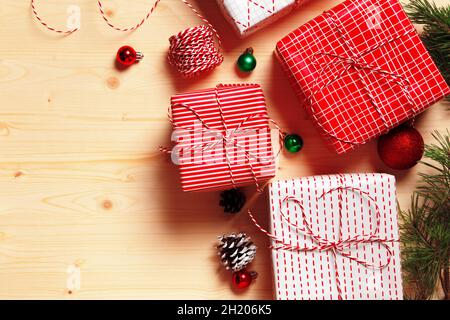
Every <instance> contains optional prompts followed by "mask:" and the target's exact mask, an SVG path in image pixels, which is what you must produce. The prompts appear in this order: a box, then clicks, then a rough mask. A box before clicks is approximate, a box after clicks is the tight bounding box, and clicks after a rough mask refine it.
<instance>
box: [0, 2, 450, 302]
mask: <svg viewBox="0 0 450 320" xmlns="http://www.w3.org/2000/svg"><path fill="white" fill-rule="evenodd" d="M339 2H340V1H339V0H333V1H330V0H315V1H312V2H311V3H310V4H309V5H307V6H305V7H304V8H303V9H300V10H298V11H297V12H295V13H293V14H291V15H290V16H288V17H286V18H284V19H282V20H281V21H278V22H276V23H275V24H273V26H271V27H269V28H266V29H265V31H262V32H259V33H256V34H254V35H253V36H251V37H249V38H246V39H245V40H240V39H238V38H237V37H236V36H235V34H234V32H233V31H232V30H231V28H230V26H229V25H228V24H227V23H226V21H225V20H224V18H223V16H222V14H221V13H220V11H219V9H218V7H217V6H216V4H215V1H213V0H198V1H196V2H195V1H193V4H194V5H195V6H197V7H198V8H200V9H201V11H202V12H203V13H205V15H206V16H207V17H208V19H210V20H211V21H212V22H213V23H214V25H215V26H217V28H218V30H219V32H220V34H221V35H222V36H223V38H224V51H225V56H226V58H225V62H224V64H223V65H222V66H221V67H220V68H219V69H217V70H216V71H215V72H213V73H211V74H210V75H208V76H207V77H203V78H201V79H197V80H184V79H180V77H179V76H178V75H177V74H176V73H174V71H173V70H172V68H171V67H170V66H169V65H168V64H167V63H166V52H167V48H168V38H169V37H170V36H171V35H172V34H175V33H177V32H179V31H181V30H183V29H185V28H187V27H189V26H194V25H198V24H200V23H201V22H200V21H199V19H198V18H197V17H196V16H195V15H194V14H193V13H192V12H191V11H190V10H189V8H187V7H186V6H185V5H184V4H183V3H182V2H181V1H179V0H162V1H161V4H160V6H159V7H158V9H157V10H156V12H155V14H154V15H153V17H152V18H151V19H150V20H149V21H148V22H147V23H146V24H145V25H144V26H143V27H142V28H141V29H139V30H137V31H136V32H133V33H126V34H124V33H120V32H117V31H114V30H112V29H111V28H109V27H108V26H107V25H106V24H105V23H104V21H103V20H102V19H101V17H100V15H99V13H98V8H97V5H96V1H92V0H71V1H66V0H64V1H63V0H52V1H39V2H38V5H39V7H40V11H41V13H42V14H43V15H45V17H46V19H47V20H48V21H49V22H51V23H52V24H53V25H57V26H65V22H66V18H67V15H66V8H67V6H68V5H70V4H76V5H79V6H80V7H81V13H82V17H81V18H82V20H81V24H82V25H81V30H80V31H78V32H77V33H75V34H73V35H71V36H67V37H64V36H59V35H56V34H53V33H50V32H47V31H46V30H45V29H43V28H42V26H40V25H39V24H38V23H37V22H36V20H35V19H34V17H33V16H32V14H31V11H30V1H28V0H15V1H12V0H0V39H1V43H0V104H1V110H0V146H1V156H0V190H1V192H0V298H3V299H15V298H27V299H28V298H29V299H35V298H56V299H65V298H67V299H80V298H82V299H85V298H88V299H90V298H100V299H105V298H153V299H156V298H160V299H170V298H180V299H183V298H188V299H194V298H199V299H226V298H230V299H234V298H237V299H241V298H246V299H271V298H273V290H272V286H273V283H272V274H271V261H270V256H269V250H268V249H267V248H266V247H267V244H268V241H267V239H265V237H264V236H263V235H261V234H260V233H259V232H258V231H257V230H256V228H254V227H253V226H252V224H251V222H250V221H249V219H248V217H247V215H246V214H241V215H238V216H234V217H230V216H227V215H224V214H223V213H222V212H221V210H220V208H219V206H218V198H219V193H218V192H213V193H195V194H187V193H183V192H182V191H181V189H180V183H179V179H178V171H177V168H176V166H174V165H172V164H171V163H170V161H169V159H167V157H165V156H162V155H161V154H159V152H158V147H159V146H160V145H170V143H169V142H170V141H169V137H170V133H171V126H170V124H169V122H168V120H167V118H166V110H167V107H168V103H169V98H170V96H171V95H172V94H174V93H176V92H184V91H189V90H193V89H200V88H205V87H211V86H215V85H216V84H217V83H236V82H256V83H259V84H261V85H262V86H263V89H264V91H265V94H266V97H267V100H268V106H269V113H270V115H271V116H272V117H273V118H274V119H275V120H276V121H277V122H279V123H280V124H281V126H282V127H283V128H285V129H286V131H288V132H298V133H299V134H301V135H302V136H303V138H304V140H305V144H306V145H305V148H304V150H303V151H302V152H301V153H300V154H298V155H294V156H290V155H287V154H283V155H282V157H281V159H280V166H279V170H278V177H280V178H282V177H283V178H284V177H298V176H306V175H313V174H331V173H337V172H343V173H345V172H389V173H392V174H395V176H396V177H397V179H398V198H399V201H400V204H401V205H402V207H404V208H406V207H408V204H409V197H410V194H411V191H412V190H413V188H414V186H415V184H416V181H417V175H416V173H417V171H418V170H424V167H423V166H417V167H416V168H414V169H412V170H410V171H406V172H395V171H391V170H389V169H387V168H386V167H385V166H384V165H383V164H382V163H381V162H380V160H379V159H378V157H377V153H376V143H373V142H372V143H369V144H367V145H365V146H363V147H361V148H359V149H358V150H356V151H353V152H351V153H348V154H347V155H344V156H337V155H335V154H333V153H332V152H331V151H329V150H328V149H327V148H326V147H325V145H324V143H323V142H322V139H321V138H320V137H319V136H318V133H317V131H316V130H315V128H314V127H313V125H312V123H311V121H309V120H308V119H307V117H306V114H305V112H304V111H303V110H302V109H300V108H299V103H298V101H297V99H296V97H295V95H294V92H293V90H292V89H291V88H290V87H289V85H288V82H287V80H286V77H285V76H284V74H283V73H282V70H281V68H280V66H279V64H278V63H277V61H276V60H275V59H274V56H273V49H274V46H275V43H276V41H277V40H278V39H280V38H281V37H282V36H284V35H286V34H287V33H288V32H289V31H291V30H292V29H294V28H295V27H296V26H298V25H300V24H302V23H304V22H306V21H307V20H309V19H311V18H313V17H314V16H316V15H318V14H320V13H321V12H322V11H323V10H325V9H329V8H331V7H332V6H334V5H335V4H337V3H339ZM436 2H437V3H438V4H448V3H449V0H437V1H436ZM151 3H152V1H147V0H139V1H126V0H114V1H105V6H106V8H107V11H108V13H109V14H110V16H111V18H112V19H113V20H114V22H116V23H118V24H121V25H129V24H133V23H136V21H138V20H139V19H140V18H141V16H142V15H143V13H144V11H145V10H146V9H148V8H149V6H150V4H151ZM124 44H131V45H133V46H134V47H135V48H136V49H138V50H140V51H142V52H143V53H144V54H145V58H144V60H143V61H142V62H141V63H140V64H138V65H134V66H132V67H131V68H129V69H128V70H126V71H118V70H116V69H115V67H114V56H115V52H116V51H117V49H118V48H119V47H120V46H121V45H124ZM249 46H252V47H253V48H254V49H255V54H256V57H257V59H258V67H257V69H256V70H255V71H254V72H253V73H252V74H251V75H250V76H249V77H247V78H241V77H240V76H239V75H237V73H236V71H235V60H236V58H237V57H238V55H239V54H240V53H241V52H243V50H244V49H245V48H247V47H249ZM449 119H450V118H449V114H448V105H445V103H440V104H438V105H435V106H434V107H433V108H431V109H430V110H429V111H427V112H425V113H424V114H423V115H421V116H420V117H419V118H418V119H417V128H418V129H419V130H420V131H421V132H422V134H423V136H424V138H425V140H426V141H427V142H429V141H431V136H430V132H431V131H432V130H435V129H440V130H443V129H444V128H446V127H449V123H450V121H449ZM245 190H246V192H247V195H248V196H249V197H251V195H252V194H254V193H255V190H254V188H253V187H248V188H246V189H245ZM266 202H267V199H266V197H265V196H262V197H259V198H258V199H253V204H252V206H253V207H254V208H255V209H254V210H255V212H257V215H258V216H259V217H260V219H261V220H262V221H263V223H266V222H267V213H268V210H267V205H266ZM233 231H246V232H248V233H249V234H250V235H251V236H252V237H253V238H254V240H255V242H256V244H257V245H258V247H259V252H258V255H257V258H256V261H255V262H254V263H253V269H254V270H256V271H258V272H259V275H260V277H259V278H258V280H257V281H256V283H255V284H254V285H252V287H251V288H250V289H248V290H246V291H244V292H236V291H234V290H233V289H232V288H231V285H230V284H231V281H230V274H229V273H228V272H226V271H224V270H223V268H221V267H220V266H219V264H218V260H217V256H216V254H215V250H214V248H213V244H214V242H215V240H216V236H217V235H220V234H223V233H229V232H233ZM70 266H78V267H79V268H80V270H81V288H80V290H74V291H73V292H72V293H69V292H68V290H67V279H68V273H67V271H68V268H69V267H70Z"/></svg>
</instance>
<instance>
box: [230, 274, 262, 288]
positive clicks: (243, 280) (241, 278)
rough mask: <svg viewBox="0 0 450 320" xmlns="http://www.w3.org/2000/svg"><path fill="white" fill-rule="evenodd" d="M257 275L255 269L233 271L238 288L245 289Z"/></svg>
mask: <svg viewBox="0 0 450 320" xmlns="http://www.w3.org/2000/svg"><path fill="white" fill-rule="evenodd" d="M256 276H257V273H256V272H254V271H251V272H249V271H247V270H241V271H236V272H235V273H233V284H234V286H235V287H236V288H238V289H245V288H247V287H248V286H249V285H250V284H251V283H252V281H253V279H255V278H256Z"/></svg>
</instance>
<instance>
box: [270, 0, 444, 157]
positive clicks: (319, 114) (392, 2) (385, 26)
mask: <svg viewBox="0 0 450 320" xmlns="http://www.w3.org/2000/svg"><path fill="white" fill-rule="evenodd" d="M374 8H377V10H378V13H377V15H376V16H373V12H374V11H373V10H374ZM328 14H329V15H330V16H331V17H332V18H333V19H334V20H335V21H336V23H337V26H338V28H339V29H340V30H342V32H343V35H344V36H345V37H346V39H348V41H349V43H350V45H351V47H352V48H354V51H356V52H358V53H360V52H363V51H364V50H367V49H369V48H371V47H373V46H375V45H377V44H382V43H384V42H388V41H389V40H391V39H393V38H396V37H398V36H400V35H404V34H407V35H404V36H402V37H401V38H400V39H398V40H396V41H392V42H389V43H388V44H386V45H383V46H381V47H380V48H378V49H377V50H375V51H373V52H371V53H369V54H367V55H365V56H364V57H363V60H364V62H366V63H371V64H373V65H375V66H378V67H380V68H382V69H385V70H387V71H389V72H392V73H395V74H398V75H399V76H401V77H403V78H405V79H407V80H408V81H409V83H410V89H409V92H410V96H411V100H412V103H413V109H412V110H411V108H410V107H409V104H408V99H407V98H406V96H405V94H404V93H403V92H402V91H401V88H400V86H396V85H393V84H392V83H389V82H388V81H386V79H385V78H383V77H381V76H380V75H378V74H376V73H374V72H370V71H367V72H364V73H363V77H364V80H365V82H366V83H367V86H368V89H369V91H370V92H371V93H372V95H373V96H374V98H375V102H376V103H377V105H378V106H379V110H376V108H374V106H373V105H372V104H371V101H370V99H369V98H368V96H367V94H366V92H365V90H364V86H363V85H362V82H361V81H360V79H359V77H358V76H357V71H356V70H353V69H351V70H350V71H348V72H346V73H344V74H343V75H342V77H340V78H338V79H337V81H335V82H334V83H333V84H332V85H329V86H328V87H326V88H324V85H325V84H327V83H329V81H330V80H331V79H333V78H334V77H335V76H336V75H337V74H338V73H339V72H341V71H342V70H343V69H344V67H345V64H343V63H334V64H331V65H330V67H329V68H328V69H327V70H323V67H322V66H323V65H319V64H318V63H324V62H330V61H332V59H331V58H330V57H324V56H322V57H319V58H316V61H315V62H316V63H312V62H313V57H317V55H316V56H315V54H317V53H323V52H325V53H331V54H337V55H341V56H347V57H348V56H350V54H349V52H347V49H346V47H345V46H344V43H343V40H342V38H341V37H340V36H339V34H338V32H337V31H336V29H335V28H334V27H333V26H332V25H331V24H330V22H329V20H327V18H326V15H325V14H323V15H321V16H319V17H317V18H315V19H313V20H311V21H310V22H308V23H306V24H305V25H303V26H301V27H300V28H298V29H297V30H295V31H293V32H292V33H290V34H289V35H288V36H286V37H285V38H284V39H282V40H281V41H280V42H279V43H278V44H277V56H278V58H279V60H280V61H281V63H282V65H283V67H284V69H285V71H286V72H287V74H288V76H289V78H290V81H291V83H292V85H293V86H294V88H295V89H296V91H297V93H298V94H299V96H301V97H305V96H306V97H311V98H312V99H311V105H306V106H305V107H306V108H307V110H308V111H309V112H310V114H311V116H312V118H313V119H314V121H316V122H317V123H316V124H318V125H319V127H321V128H323V129H322V132H323V133H324V135H325V136H326V137H327V140H329V142H331V144H332V146H333V147H334V149H335V150H336V151H337V152H338V153H344V152H346V151H348V150H350V149H352V148H354V147H355V144H350V143H346V142H343V141H339V140H338V139H335V138H333V137H330V135H329V134H330V133H332V135H333V136H334V137H338V138H339V139H342V140H349V141H363V142H367V141H369V140H371V139H373V138H375V137H377V136H379V135H380V134H382V133H383V132H386V131H388V130H389V129H391V128H393V127H395V126H397V125H398V124H400V123H402V122H404V121H406V120H408V119H410V118H412V117H413V116H414V115H417V114H418V113H420V112H422V111H424V110H425V109H426V108H428V107H429V106H430V105H432V104H433V103H435V102H436V101H438V100H440V99H442V98H443V97H444V96H446V95H448V94H449V93H450V90H449V88H448V86H447V84H446V83H445V80H444V78H443V77H442V75H441V74H440V72H439V70H438V68H437V67H436V65H435V64H434V62H433V60H432V58H431V56H430V55H429V54H428V52H427V50H426V48H425V47H424V45H423V43H422V41H421V40H420V38H419V36H418V34H417V33H415V32H414V26H413V25H412V24H411V22H410V20H409V19H408V17H407V15H406V13H405V12H404V10H403V8H402V6H401V4H400V3H399V2H398V1H397V0H386V1H377V0H358V1H355V0H348V1H346V2H344V3H342V4H340V5H338V6H336V7H335V8H333V9H331V10H330V11H328ZM373 19H379V20H378V23H379V24H377V27H374V25H373V21H374V20H373ZM375 21H376V20H375ZM361 72H363V71H361ZM318 89H320V90H318ZM317 91H318V92H317ZM313 93H315V94H313ZM379 112H380V113H381V114H382V115H383V117H384V120H383V119H382V118H381V116H380V114H379ZM324 130H326V133H325V132H324Z"/></svg>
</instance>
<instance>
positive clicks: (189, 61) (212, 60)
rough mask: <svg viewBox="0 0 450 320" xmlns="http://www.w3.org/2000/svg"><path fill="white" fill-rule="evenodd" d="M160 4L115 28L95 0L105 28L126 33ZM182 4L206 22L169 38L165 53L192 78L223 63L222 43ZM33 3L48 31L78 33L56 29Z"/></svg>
mask: <svg viewBox="0 0 450 320" xmlns="http://www.w3.org/2000/svg"><path fill="white" fill-rule="evenodd" d="M160 1H161V0H156V1H155V2H154V4H153V6H152V7H151V9H150V10H149V11H148V12H147V14H146V15H145V16H144V18H142V20H141V21H140V22H139V23H138V24H136V25H135V26H131V27H126V28H123V27H118V26H116V25H114V24H113V23H112V22H111V20H110V19H109V18H108V17H107V15H106V13H105V11H104V9H103V4H102V2H101V1H100V0H98V1H97V3H98V7H99V10H100V14H101V16H102V18H103V20H105V22H106V23H107V24H108V26H110V27H111V28H113V29H114V30H117V31H122V32H127V31H133V30H136V29H138V28H139V27H141V26H142V25H143V24H144V23H145V22H146V21H147V20H148V18H149V17H150V16H151V14H152V13H153V11H155V9H156V7H157V6H158V4H159V3H160ZM181 1H182V2H183V3H185V4H186V5H187V6H188V7H189V8H190V9H191V10H192V11H193V12H194V13H195V14H196V15H197V16H198V17H199V18H200V19H201V20H202V21H203V22H204V23H206V26H204V25H201V26H197V27H192V28H189V29H187V30H184V31H182V32H180V33H178V34H176V35H174V36H172V37H170V49H169V54H168V59H169V62H170V64H171V65H173V66H174V67H175V68H177V70H178V72H180V73H181V74H182V75H183V76H185V77H192V76H195V75H197V74H199V73H202V72H205V71H210V70H212V69H214V68H216V67H217V66H219V65H220V64H221V63H222V62H223V55H222V53H221V49H220V48H221V40H220V36H219V34H218V33H217V30H216V29H215V28H214V27H213V26H212V25H211V23H209V21H208V20H206V19H205V18H204V17H203V16H202V15H201V14H200V12H198V10H196V9H195V8H194V7H193V6H192V5H191V4H190V3H189V2H188V1H187V0H181ZM36 2H37V1H36V0H31V9H32V11H33V14H34V16H35V17H36V19H37V20H38V21H39V22H40V23H41V24H42V25H43V26H44V27H46V28H47V29H48V30H51V31H54V32H57V33H61V34H71V33H73V32H75V31H77V30H78V28H75V29H72V30H59V29H56V28H54V27H51V26H50V25H49V24H48V23H47V22H45V20H44V19H43V18H42V17H41V16H40V15H39V14H38V11H37V9H36ZM214 36H215V37H216V39H217V46H216V43H215V41H214Z"/></svg>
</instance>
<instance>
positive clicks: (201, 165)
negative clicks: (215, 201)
mask: <svg viewBox="0 0 450 320" xmlns="http://www.w3.org/2000/svg"><path fill="white" fill-rule="evenodd" d="M171 104H172V108H171V110H172V122H173V125H174V128H178V129H180V128H181V129H182V130H181V132H179V134H178V135H177V136H178V137H177V145H176V147H175V148H176V150H177V152H178V153H179V154H180V155H181V156H180V158H182V160H183V161H180V164H179V170H180V177H181V185H182V188H183V190H184V191H201V190H221V189H229V188H232V187H236V186H242V185H251V184H255V183H258V185H259V184H260V183H261V182H263V181H264V180H267V179H270V178H272V177H274V176H275V161H274V155H273V149H272V142H271V134H270V128H269V117H268V114H267V108H266V102H265V98H264V94H263V92H262V90H261V87H260V86H259V85H256V84H242V85H219V86H217V87H216V88H212V89H205V90H199V91H195V92H189V93H184V94H177V95H175V96H173V97H172V100H171ZM221 110H222V115H221ZM194 112H195V114H194ZM199 119H201V121H203V124H201V123H200V121H199ZM206 126H207V127H208V128H206ZM186 129H188V130H186ZM223 136H226V137H229V139H228V141H227V142H226V143H225V145H224V143H222V142H220V143H217V144H216V145H214V147H213V148H211V146H212V145H213V144H212V142H211V141H217V139H221V138H222V137H223ZM235 143H236V144H237V145H236V144H235ZM205 144H207V146H208V147H206V146H205ZM174 150H175V149H174ZM227 158H228V160H227ZM255 180H256V181H255ZM233 181H234V184H233Z"/></svg>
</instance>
